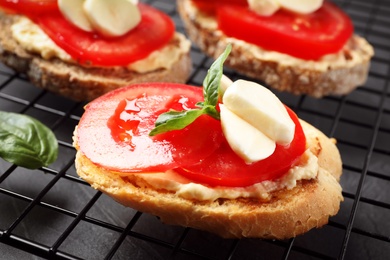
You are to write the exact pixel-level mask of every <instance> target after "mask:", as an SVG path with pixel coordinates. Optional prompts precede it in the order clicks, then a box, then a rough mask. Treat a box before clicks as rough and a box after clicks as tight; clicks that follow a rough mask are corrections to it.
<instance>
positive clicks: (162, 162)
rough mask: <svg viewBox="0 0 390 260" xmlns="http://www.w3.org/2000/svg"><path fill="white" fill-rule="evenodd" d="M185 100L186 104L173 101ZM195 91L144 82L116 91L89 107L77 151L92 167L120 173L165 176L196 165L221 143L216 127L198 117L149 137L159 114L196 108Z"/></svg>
mask: <svg viewBox="0 0 390 260" xmlns="http://www.w3.org/2000/svg"><path fill="white" fill-rule="evenodd" d="M178 97H185V98H186V99H187V100H186V101H185V102H184V103H180V102H182V101H180V102H176V100H179V99H178ZM201 100H203V92H202V89H201V88H199V87H193V86H188V85H183V84H172V83H144V84H134V85H131V86H128V87H124V88H120V89H117V90H114V91H112V92H110V93H108V94H106V95H103V96H101V97H99V98H97V99H96V100H94V101H92V102H90V103H89V104H88V105H87V106H86V110H85V113H84V114H83V116H82V118H81V119H80V122H79V125H78V127H77V143H78V146H79V150H80V151H81V152H82V153H83V154H84V155H85V156H86V157H87V158H89V159H90V160H91V161H92V162H94V163H95V164H97V165H100V166H103V167H104V168H107V169H110V170H113V171H117V172H118V173H120V172H122V173H123V174H126V173H128V172H164V171H166V170H170V169H173V168H177V167H179V166H180V165H181V164H182V163H186V164H187V163H188V164H194V163H198V162H199V161H201V160H202V159H203V158H204V157H205V156H208V155H210V154H211V153H212V152H213V151H214V150H216V149H217V148H218V147H219V145H220V143H221V142H222V140H223V136H222V130H221V126H220V122H219V121H217V120H215V119H213V118H211V117H209V116H202V117H200V118H198V119H197V120H195V122H194V123H193V124H191V125H189V126H188V127H186V128H185V129H183V130H180V131H171V132H167V133H165V134H161V135H157V136H155V137H150V136H149V132H150V131H151V130H152V129H153V128H154V123H155V120H156V118H157V116H158V115H159V114H161V113H162V112H166V111H167V110H169V109H170V108H176V109H177V108H178V107H181V108H183V107H188V108H193V107H195V104H196V102H198V101H201Z"/></svg>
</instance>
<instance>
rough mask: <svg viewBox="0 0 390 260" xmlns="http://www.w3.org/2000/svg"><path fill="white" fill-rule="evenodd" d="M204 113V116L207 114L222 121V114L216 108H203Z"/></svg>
mask: <svg viewBox="0 0 390 260" xmlns="http://www.w3.org/2000/svg"><path fill="white" fill-rule="evenodd" d="M203 111H204V113H203V114H207V115H209V116H211V117H213V118H215V119H217V120H220V119H221V116H220V113H219V112H218V110H217V109H216V108H215V106H205V107H203Z"/></svg>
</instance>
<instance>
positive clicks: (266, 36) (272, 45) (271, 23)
mask: <svg viewBox="0 0 390 260" xmlns="http://www.w3.org/2000/svg"><path fill="white" fill-rule="evenodd" d="M217 16H218V17H217V19H218V24H219V28H220V29H221V30H222V31H223V32H224V33H225V34H226V35H228V36H230V37H234V38H237V39H241V40H244V41H246V42H250V43H253V44H256V45H258V46H261V47H262V48H264V49H268V50H274V51H278V52H281V53H286V54H289V55H292V56H295V57H298V58H302V59H308V60H310V59H313V60H316V59H319V58H321V57H322V56H323V55H325V54H329V53H336V52H338V51H339V50H340V49H341V48H342V47H343V46H344V44H345V43H346V41H347V40H348V39H349V38H350V37H351V34H352V32H353V26H352V22H351V20H350V18H349V17H348V16H347V15H346V14H345V13H344V12H343V11H342V10H340V9H339V8H338V7H337V6H336V5H334V4H332V3H330V2H328V1H324V3H323V6H322V7H321V8H320V9H319V10H317V11H316V12H314V13H312V14H308V15H299V14H295V13H292V12H288V11H285V10H282V9H280V10H279V11H277V12H276V13H275V14H273V15H272V16H270V17H266V16H260V15H257V14H256V13H254V12H252V11H250V10H249V9H248V8H246V7H244V6H237V5H235V6H233V5H226V4H223V5H221V6H219V7H218V8H217Z"/></svg>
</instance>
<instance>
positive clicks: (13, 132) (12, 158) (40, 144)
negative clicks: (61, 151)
mask: <svg viewBox="0 0 390 260" xmlns="http://www.w3.org/2000/svg"><path fill="white" fill-rule="evenodd" d="M57 156H58V142H57V139H56V137H55V135H54V133H53V132H52V131H51V130H50V129H49V128H48V127H46V126H45V125H44V124H42V123H41V122H39V121H38V120H36V119H34V118H32V117H30V116H27V115H22V114H16V113H9V112H2V111H0V157H2V158H3V159H4V160H6V161H8V162H10V163H14V164H16V165H18V166H21V167H25V168H28V169H37V168H39V167H42V166H47V165H49V164H50V163H52V162H54V161H55V160H56V159H57Z"/></svg>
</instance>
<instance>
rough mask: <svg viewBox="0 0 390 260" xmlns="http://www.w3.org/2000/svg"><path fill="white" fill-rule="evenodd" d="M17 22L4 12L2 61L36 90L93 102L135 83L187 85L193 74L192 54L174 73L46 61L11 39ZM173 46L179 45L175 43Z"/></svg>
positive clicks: (185, 56)
mask: <svg viewBox="0 0 390 260" xmlns="http://www.w3.org/2000/svg"><path fill="white" fill-rule="evenodd" d="M16 19H18V17H17V16H12V15H6V14H4V13H1V11H0V61H2V62H3V63H4V64H5V65H7V66H9V67H10V68H12V69H14V70H15V71H17V72H19V73H24V74H26V75H27V76H28V78H29V80H30V81H31V82H32V83H33V84H34V85H35V86H37V87H40V88H43V89H46V90H49V91H51V92H53V93H56V94H59V95H62V96H64V97H67V98H71V99H73V100H76V101H90V100H93V99H95V98H97V97H99V96H101V95H103V94H105V93H107V92H109V91H111V90H114V89H116V88H119V87H123V86H127V85H130V84H132V83H141V82H174V83H185V82H186V81H187V80H188V77H189V75H190V73H191V70H192V61H191V57H190V53H189V52H187V53H184V54H182V55H181V56H180V57H179V58H178V59H177V61H176V62H174V63H173V65H172V67H171V69H169V70H168V69H157V70H154V71H151V72H147V73H137V72H134V71H130V70H128V69H126V68H122V67H115V68H94V67H91V68H88V67H81V66H78V65H77V64H70V63H67V62H64V61H62V60H60V59H58V58H53V59H50V60H46V59H43V58H42V57H41V56H40V55H37V54H33V53H30V52H27V51H26V50H24V49H23V47H22V46H20V45H19V44H18V43H17V42H16V41H15V40H14V39H13V38H12V37H11V32H10V26H11V25H12V24H13V23H14V21H15V20H16ZM169 44H178V43H177V42H173V41H172V42H171V43H169Z"/></svg>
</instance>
